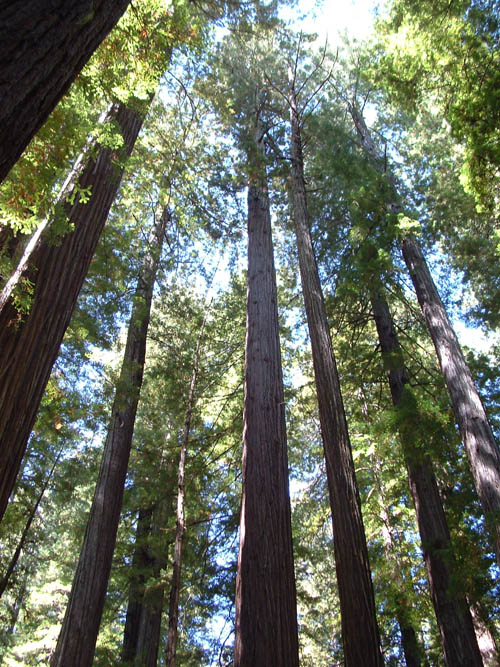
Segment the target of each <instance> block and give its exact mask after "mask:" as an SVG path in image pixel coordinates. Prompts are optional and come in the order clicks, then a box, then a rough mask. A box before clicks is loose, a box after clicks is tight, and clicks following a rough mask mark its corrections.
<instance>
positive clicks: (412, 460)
mask: <svg viewBox="0 0 500 667" xmlns="http://www.w3.org/2000/svg"><path fill="white" fill-rule="evenodd" d="M371 305H372V311H373V316H374V319H375V323H376V327H377V333H378V339H379V343H380V349H381V352H382V355H383V357H384V359H385V365H386V366H387V368H388V371H387V375H388V379H389V387H390V390H391V397H392V401H393V403H394V406H395V407H396V408H397V409H399V410H400V412H401V417H400V419H399V420H398V424H399V435H400V440H401V444H402V448H403V455H404V458H405V462H406V467H407V470H408V479H409V482H410V492H411V496H412V499H413V504H414V507H415V513H416V515H417V524H418V530H419V533H420V539H421V546H422V552H423V555H424V560H425V564H426V567H427V576H428V579H429V587H430V593H431V598H432V604H433V605H434V610H435V613H436V620H437V623H438V626H439V630H440V633H441V641H442V645H443V652H444V657H445V662H446V664H447V665H449V667H453V665H471V667H472V666H473V665H477V666H478V667H481V665H482V664H483V662H482V659H481V654H480V652H479V648H478V644H477V639H476V634H475V632H474V626H473V623H472V616H471V613H470V610H469V607H468V605H467V601H466V599H465V596H464V594H463V593H462V594H461V593H460V592H459V591H456V590H455V588H454V587H455V584H454V565H455V558H454V554H453V546H452V543H451V538H450V531H449V529H448V524H447V521H446V516H445V513H444V509H443V503H442V501H441V496H440V493H439V488H438V485H437V481H436V477H435V475H434V471H433V466H432V462H431V460H430V458H429V455H428V454H426V453H425V450H424V448H423V447H422V439H423V438H425V436H424V435H423V434H422V433H420V431H421V427H420V428H419V423H420V420H419V413H418V405H417V400H416V397H415V396H414V394H413V392H412V390H411V388H410V387H409V385H408V381H409V378H408V376H407V373H406V370H405V367H404V362H403V354H402V350H401V347H400V345H399V340H398V337H397V333H396V329H395V327H394V323H393V321H392V317H391V314H390V311H389V306H388V304H387V301H386V298H385V295H384V293H383V291H382V288H380V289H379V290H374V289H372V291H371Z"/></svg>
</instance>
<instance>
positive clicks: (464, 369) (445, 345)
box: [401, 236, 500, 565]
mask: <svg viewBox="0 0 500 667" xmlns="http://www.w3.org/2000/svg"><path fill="white" fill-rule="evenodd" d="M401 248H402V252H403V257H404V259H405V262H406V265H407V267H408V270H409V272H410V276H411V279H412V282H413V286H414V287H415V291H416V293H417V299H418V302H419V304H420V307H421V308H422V312H423V314H424V317H425V321H426V323H427V328H428V329H429V333H430V335H431V338H432V342H433V343H434V347H435V349H436V353H437V356H438V359H439V365H440V367H441V371H442V373H443V377H444V380H445V382H446V387H447V389H448V394H449V396H450V400H451V406H452V409H453V413H454V415H455V419H456V421H457V424H458V427H459V429H460V435H461V436H462V440H463V442H464V445H465V451H466V453H467V458H468V460H469V466H470V469H471V472H472V478H473V480H474V484H475V487H476V491H477V494H478V496H479V499H480V501H481V505H482V508H483V512H484V516H485V520H486V527H487V529H488V531H489V533H490V535H491V538H492V542H493V545H494V547H495V548H496V555H497V561H498V563H499V565H500V452H499V451H498V446H497V443H496V442H495V438H494V436H493V432H492V430H491V427H490V425H489V423H488V418H487V416H486V412H485V410H484V407H483V404H482V401H481V398H480V397H479V393H478V391H477V389H476V385H475V383H474V380H473V378H472V375H471V372H470V370H469V367H468V366H467V362H466V361H465V358H464V356H463V354H462V350H461V348H460V344H459V342H458V340H457V337H456V335H455V332H454V330H453V328H452V326H451V323H450V321H449V319H448V315H447V314H446V310H445V308H444V306H443V303H442V301H441V298H440V296H439V293H438V291H437V289H436V286H435V285H434V281H433V280H432V276H431V274H430V272H429V269H428V267H427V263H426V261H425V259H424V256H423V255H422V251H421V250H420V247H419V246H418V244H417V242H416V241H415V239H413V238H412V237H410V236H407V237H406V238H404V239H403V241H402V244H401Z"/></svg>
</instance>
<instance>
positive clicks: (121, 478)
mask: <svg viewBox="0 0 500 667" xmlns="http://www.w3.org/2000/svg"><path fill="white" fill-rule="evenodd" d="M168 218H169V214H168V211H167V209H165V210H164V211H163V214H162V216H161V217H160V218H159V219H158V220H157V222H156V223H155V225H154V227H153V229H152V230H151V233H150V238H149V242H148V250H147V252H146V255H145V257H144V260H143V264H142V267H141V271H140V275H139V278H138V282H137V287H136V290H135V295H134V302H133V306H132V314H131V318H130V324H129V329H128V335H127V344H126V347H125V354H124V358H123V363H122V368H121V373H120V379H119V381H118V384H117V388H116V393H115V398H114V401H113V407H112V413H111V414H112V417H111V424H110V426H109V430H108V435H107V438H106V443H105V445H104V453H103V459H102V462H101V469H100V472H99V477H98V480H97V485H96V490H95V495H94V499H93V502H92V508H91V511H90V517H89V521H88V524H87V529H86V532H85V537H84V541H83V546H82V550H81V553H80V559H79V562H78V567H77V570H76V574H75V578H74V580H73V586H72V589H71V594H70V599H69V603H68V607H67V609H66V615H65V617H64V621H63V625H62V628H61V632H60V635H59V640H58V643H57V647H56V651H55V654H54V657H53V659H52V661H51V665H52V666H53V667H67V666H68V665H78V667H85V666H86V665H91V664H92V660H93V655H94V650H95V642H96V639H97V633H98V631H99V624H100V621H101V615H102V610H103V606H104V599H105V596H106V588H107V585H108V578H109V573H110V570H111V563H112V559H113V551H114V548H115V541H116V533H117V530H118V522H119V519H120V510H121V505H122V498H123V488H124V484H125V477H126V474H127V467H128V460H129V455H130V447H131V444H132V435H133V430H134V422H135V414H136V411H137V403H138V401H139V393H140V389H141V385H142V377H143V372H144V361H145V356H146V335H147V330H148V326H149V318H150V311H151V301H152V295H153V286H154V282H155V277H156V270H157V266H158V259H159V254H160V251H161V245H162V241H163V236H164V232H165V227H166V224H167V220H168Z"/></svg>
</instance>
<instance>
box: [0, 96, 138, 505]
mask: <svg viewBox="0 0 500 667" xmlns="http://www.w3.org/2000/svg"><path fill="white" fill-rule="evenodd" d="M109 118H110V120H114V121H116V122H117V123H118V124H119V126H120V128H121V131H122V134H123V139H124V144H125V149H124V151H125V154H124V155H123V156H122V157H123V158H124V157H126V156H127V155H130V153H131V151H132V148H133V146H134V143H135V140H136V138H137V135H138V133H139V130H140V128H141V124H142V120H143V116H142V115H139V114H138V113H137V112H136V111H132V110H130V109H127V108H126V107H124V106H123V105H121V104H119V105H116V106H114V107H113V108H112V110H111V112H110V117H109ZM115 157H116V156H115V155H114V153H113V151H112V150H110V149H109V148H103V149H101V150H100V151H99V153H98V155H97V157H96V158H95V159H89V161H88V164H87V165H86V167H85V169H84V170H83V172H82V174H81V176H80V178H79V179H78V186H77V187H78V188H91V193H92V194H91V197H90V199H89V201H88V202H87V203H86V204H82V203H80V202H79V199H78V195H77V196H76V199H75V203H74V204H73V205H72V206H71V205H69V204H67V205H66V213H67V215H68V217H69V221H70V223H71V225H74V229H73V230H72V231H70V232H69V233H68V234H67V235H66V236H65V237H64V238H63V239H62V241H61V244H60V245H54V242H53V241H52V242H51V240H50V239H48V238H46V239H45V240H44V239H43V238H42V239H41V241H40V243H39V246H38V248H37V249H36V250H35V251H34V253H33V255H32V256H31V268H30V269H29V270H28V272H27V277H28V278H29V279H30V280H31V281H32V282H33V284H34V287H33V296H32V302H31V307H30V310H29V313H28V314H27V315H26V316H23V315H21V314H20V313H18V312H17V310H16V309H15V307H14V306H13V305H12V304H11V303H8V304H7V305H6V306H5V307H4V308H3V309H2V311H1V313H0V442H1V443H2V446H1V450H0V518H1V517H2V516H3V514H4V512H5V508H6V506H7V502H8V500H9V496H10V494H11V491H12V489H13V487H14V483H15V480H16V476H17V473H18V470H19V466H20V463H21V459H22V457H23V454H24V452H25V449H26V443H27V441H28V438H29V435H30V433H31V429H32V427H33V423H34V421H35V418H36V414H37V411H38V406H39V404H40V400H41V398H42V395H43V392H44V390H45V386H46V384H47V381H48V379H49V375H50V371H51V369H52V366H53V364H54V361H55V359H56V357H57V354H58V352H59V347H60V345H61V341H62V338H63V336H64V332H65V331H66V328H67V326H68V324H69V321H70V319H71V315H72V313H73V309H74V307H75V303H76V300H77V297H78V294H79V292H80V289H81V286H82V284H83V281H84V279H85V276H86V275H87V271H88V268H89V266H90V262H91V260H92V257H93V255H94V251H95V248H96V245H97V242H98V240H99V237H100V235H101V232H102V229H103V227H104V223H105V222H106V219H107V217H108V213H109V209H110V207H111V204H112V203H113V200H114V198H115V196H116V193H117V191H118V187H119V184H120V180H121V175H122V171H123V170H122V168H121V167H118V166H117V164H116V162H115V160H114V158H115Z"/></svg>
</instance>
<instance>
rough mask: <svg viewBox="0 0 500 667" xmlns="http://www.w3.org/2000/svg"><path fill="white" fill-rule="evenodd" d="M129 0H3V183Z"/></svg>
mask: <svg viewBox="0 0 500 667" xmlns="http://www.w3.org/2000/svg"><path fill="white" fill-rule="evenodd" d="M129 2H130V0H93V1H90V0H84V1H83V2H82V1H81V0H51V2H50V3H49V4H48V3H47V2H42V0H10V1H9V2H5V1H4V2H1V3H0V147H1V148H0V182H1V181H3V179H4V178H5V176H6V175H7V174H8V172H9V170H10V169H11V167H12V166H13V165H14V164H15V162H16V161H17V159H18V158H19V157H20V155H21V153H22V152H23V151H24V149H25V148H26V146H27V145H28V143H29V142H30V141H31V139H32V138H33V136H34V135H35V134H36V132H37V131H38V130H39V129H40V127H41V126H42V125H43V123H44V122H45V121H46V119H47V117H48V115H49V114H50V112H51V111H52V109H54V107H55V106H56V104H57V103H58V102H59V100H60V99H61V97H62V96H63V95H64V93H66V91H67V90H68V88H69V87H70V85H71V84H72V83H73V81H74V80H75V78H76V76H77V74H78V73H79V72H80V70H81V69H82V68H83V66H84V65H85V63H86V62H87V61H88V60H89V58H90V56H91V55H92V53H93V52H94V51H95V49H96V48H97V47H98V46H99V44H100V43H101V42H102V40H103V39H104V38H105V37H106V35H107V34H108V33H109V31H110V30H111V29H112V28H113V27H114V26H115V24H116V23H117V21H118V19H119V18H120V16H121V15H122V14H123V12H124V11H125V9H126V7H127V5H128V4H129Z"/></svg>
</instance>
